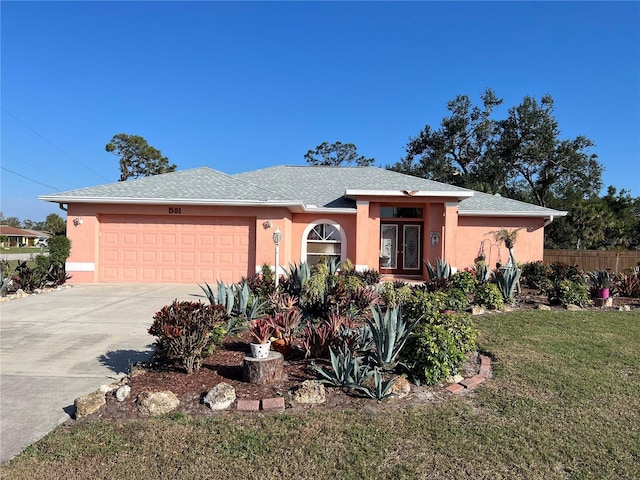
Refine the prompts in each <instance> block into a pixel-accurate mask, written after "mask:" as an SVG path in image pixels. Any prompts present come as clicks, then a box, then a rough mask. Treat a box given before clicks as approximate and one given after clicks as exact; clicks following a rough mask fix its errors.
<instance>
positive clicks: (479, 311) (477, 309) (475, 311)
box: [471, 305, 485, 315]
mask: <svg viewBox="0 0 640 480" xmlns="http://www.w3.org/2000/svg"><path fill="white" fill-rule="evenodd" d="M484 313H485V310H484V308H482V307H479V306H478V305H474V306H473V307H471V315H483V314H484Z"/></svg>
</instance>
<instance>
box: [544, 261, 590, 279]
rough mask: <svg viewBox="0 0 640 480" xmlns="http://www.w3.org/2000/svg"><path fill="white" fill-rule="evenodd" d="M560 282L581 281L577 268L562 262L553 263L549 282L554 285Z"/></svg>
mask: <svg viewBox="0 0 640 480" xmlns="http://www.w3.org/2000/svg"><path fill="white" fill-rule="evenodd" d="M560 280H571V281H573V282H576V281H581V280H582V276H581V275H580V270H578V267H576V266H573V265H569V264H568V263H564V262H554V263H552V264H551V281H552V282H554V283H555V282H558V281H560Z"/></svg>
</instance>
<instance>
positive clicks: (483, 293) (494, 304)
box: [474, 283, 504, 310]
mask: <svg viewBox="0 0 640 480" xmlns="http://www.w3.org/2000/svg"><path fill="white" fill-rule="evenodd" d="M474 301H475V303H476V304H477V305H480V306H481V307H484V308H488V309H489V310H500V309H501V308H502V306H503V305H504V300H503V298H502V294H501V293H500V289H499V288H498V286H497V285H496V284H495V283H484V284H482V285H480V286H479V287H478V288H477V289H476V294H475V296H474Z"/></svg>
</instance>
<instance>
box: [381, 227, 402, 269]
mask: <svg viewBox="0 0 640 480" xmlns="http://www.w3.org/2000/svg"><path fill="white" fill-rule="evenodd" d="M381 228H382V231H381V232H380V268H396V267H397V263H398V225H382V227H381Z"/></svg>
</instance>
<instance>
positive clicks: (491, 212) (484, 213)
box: [458, 210, 569, 218]
mask: <svg viewBox="0 0 640 480" xmlns="http://www.w3.org/2000/svg"><path fill="white" fill-rule="evenodd" d="M568 213H569V212H564V211H558V210H556V211H551V212H515V211H501V212H496V211H494V210H483V211H472V212H464V211H458V215H459V216H461V217H532V218H535V217H538V218H549V217H565V216H566V215H567V214H568Z"/></svg>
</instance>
